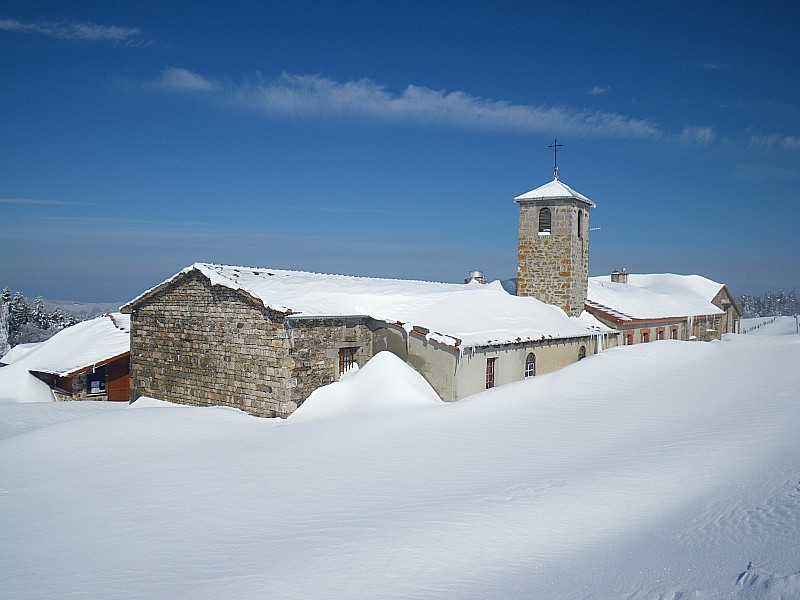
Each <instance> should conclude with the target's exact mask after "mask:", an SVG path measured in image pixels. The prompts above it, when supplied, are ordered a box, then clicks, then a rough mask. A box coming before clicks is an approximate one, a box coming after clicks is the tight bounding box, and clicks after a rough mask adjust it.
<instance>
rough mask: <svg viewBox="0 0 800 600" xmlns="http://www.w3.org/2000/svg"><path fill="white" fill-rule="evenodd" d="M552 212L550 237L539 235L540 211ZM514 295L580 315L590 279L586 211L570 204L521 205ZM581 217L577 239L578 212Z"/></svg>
mask: <svg viewBox="0 0 800 600" xmlns="http://www.w3.org/2000/svg"><path fill="white" fill-rule="evenodd" d="M545 207H547V208H549V209H550V211H551V231H550V234H549V235H547V234H540V233H539V211H540V209H542V208H545ZM519 208H520V216H519V246H518V257H517V258H518V263H517V265H518V267H517V295H519V296H533V297H535V298H538V299H539V300H541V301H542V302H546V303H548V304H555V305H556V306H560V307H561V308H563V309H564V311H566V313H567V314H569V315H571V316H577V315H579V314H580V313H581V311H583V307H584V304H585V302H586V290H587V285H588V278H589V210H588V208H586V206H585V205H583V204H579V203H578V202H577V201H571V200H558V201H556V200H549V201H544V200H542V201H538V200H537V201H532V202H520V207H519ZM579 211H581V212H582V213H583V219H582V228H581V229H582V231H581V236H580V237H579V236H578V212H579Z"/></svg>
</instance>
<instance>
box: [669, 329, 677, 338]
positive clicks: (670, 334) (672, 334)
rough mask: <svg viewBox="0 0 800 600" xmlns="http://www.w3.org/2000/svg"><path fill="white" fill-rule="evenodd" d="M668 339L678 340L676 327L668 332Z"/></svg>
mask: <svg viewBox="0 0 800 600" xmlns="http://www.w3.org/2000/svg"><path fill="white" fill-rule="evenodd" d="M669 338H670V339H671V340H677V339H678V328H677V327H673V328H672V329H670V330H669Z"/></svg>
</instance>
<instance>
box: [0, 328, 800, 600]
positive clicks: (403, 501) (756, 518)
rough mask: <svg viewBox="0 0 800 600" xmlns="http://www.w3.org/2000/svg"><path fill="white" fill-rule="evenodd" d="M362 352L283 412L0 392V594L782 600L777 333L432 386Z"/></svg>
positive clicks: (798, 347) (789, 431)
mask: <svg viewBox="0 0 800 600" xmlns="http://www.w3.org/2000/svg"><path fill="white" fill-rule="evenodd" d="M378 357H379V358H378V360H377V361H376V360H374V361H372V362H370V363H368V364H367V365H366V366H365V367H364V368H363V369H362V370H361V371H359V372H357V373H355V374H353V375H351V376H350V377H348V378H346V379H345V380H343V381H341V382H338V383H337V384H334V385H333V386H331V387H329V388H325V389H324V390H321V391H320V392H318V393H317V394H316V395H315V398H314V402H309V404H308V405H307V406H306V407H304V410H301V411H298V412H297V413H296V417H292V418H289V419H288V420H286V421H280V420H276V419H257V418H254V417H250V416H247V415H245V414H242V413H240V412H237V411H234V410H230V409H222V408H192V407H174V406H170V405H167V404H165V403H159V402H155V401H147V402H144V403H142V406H141V407H137V404H138V403H137V404H134V405H132V406H131V407H119V405H109V404H106V405H101V404H95V403H71V404H69V405H64V404H37V403H29V404H6V405H1V406H0V419H2V421H3V423H2V428H0V434H2V435H3V436H5V439H3V440H2V441H0V515H2V518H0V597H3V598H48V599H50V598H115V599H119V598H164V599H167V598H169V599H173V598H208V599H211V598H213V599H218V598H237V599H239V598H245V599H246V598H270V599H280V598H293V599H294V598H320V599H322V598H324V599H331V598H341V599H345V598H346V599H351V598H359V599H363V598H420V599H430V598H458V599H463V598H503V599H506V598H536V599H542V598H543V599H548V598H568V599H578V598H581V599H584V598H585V599H595V598H602V599H623V598H624V599H642V600H644V599H669V600H673V599H677V598H683V599H710V598H723V597H724V598H729V597H733V598H769V599H778V598H798V597H800V433H798V432H800V369H798V364H800V336H798V335H784V336H781V337H770V336H764V335H759V336H751V335H737V336H726V337H725V339H724V340H722V341H719V342H712V343H692V342H678V341H661V342H655V343H650V344H639V345H635V346H630V347H625V348H617V349H612V350H608V351H606V352H603V353H601V354H599V355H597V356H594V357H591V358H589V359H587V360H584V361H581V362H580V363H576V364H574V365H572V366H570V367H567V368H565V369H562V370H560V371H557V372H555V373H551V374H548V375H544V376H539V377H535V378H532V379H529V380H526V381H522V382H519V383H516V384H510V385H507V386H504V387H502V388H498V389H495V390H491V391H489V392H486V393H482V394H478V395H476V396H473V397H471V398H469V399H466V400H464V401H461V402H458V403H455V404H444V403H440V402H438V401H437V399H436V398H435V397H432V396H431V395H430V394H429V390H427V389H426V388H425V386H424V385H421V382H420V380H419V378H418V377H416V376H415V374H414V373H410V372H408V371H407V367H406V366H405V365H403V364H402V363H400V361H399V360H396V359H394V357H392V356H387V355H378ZM422 383H424V382H422ZM354 399H362V400H363V401H355V400H354Z"/></svg>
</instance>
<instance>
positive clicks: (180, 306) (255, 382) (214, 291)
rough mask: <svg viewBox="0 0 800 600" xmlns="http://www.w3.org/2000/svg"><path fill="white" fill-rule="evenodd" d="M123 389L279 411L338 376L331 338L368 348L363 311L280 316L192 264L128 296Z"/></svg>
mask: <svg viewBox="0 0 800 600" xmlns="http://www.w3.org/2000/svg"><path fill="white" fill-rule="evenodd" d="M129 310H130V312H131V317H132V318H131V399H132V400H134V399H136V398H138V397H140V396H151V397H154V398H159V399H161V400H167V401H170V402H176V403H181V404H189V405H193V406H211V405H217V406H231V407H234V408H239V409H241V410H244V411H246V412H248V413H250V414H253V415H256V416H261V417H274V416H280V417H286V416H288V415H289V414H291V413H292V412H293V411H294V410H295V409H296V408H297V407H298V406H299V405H300V404H301V403H302V402H303V401H304V400H305V399H306V398H307V397H308V395H309V394H310V393H311V392H312V391H313V390H315V389H317V388H318V387H320V386H322V385H325V384H328V383H331V382H332V381H335V380H336V378H337V377H338V374H339V373H338V367H339V364H338V355H339V348H343V347H348V348H355V349H356V360H357V362H358V363H359V364H364V363H365V362H366V361H367V360H368V359H369V358H370V356H371V345H370V344H368V343H365V342H366V340H368V339H370V334H369V327H368V325H367V323H366V322H365V321H364V320H363V319H346V318H336V319H317V320H301V319H291V318H290V319H287V318H286V317H287V316H288V314H287V313H281V312H277V311H273V310H270V309H268V308H266V307H264V305H263V304H262V303H261V302H260V301H259V300H257V299H255V298H253V297H251V296H250V295H248V294H247V293H245V292H242V291H238V290H233V289H230V288H227V287H224V286H212V285H211V283H210V282H209V280H208V279H207V278H206V277H205V276H203V275H202V274H200V273H198V272H196V271H191V272H188V273H186V274H184V275H181V276H179V277H178V278H177V279H175V280H174V281H172V282H171V283H169V284H167V285H166V286H165V287H163V288H162V289H160V290H156V291H154V293H153V294H148V295H145V296H144V297H142V298H140V299H139V300H138V301H136V302H134V303H132V304H131V305H130V306H129Z"/></svg>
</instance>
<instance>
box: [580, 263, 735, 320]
mask: <svg viewBox="0 0 800 600" xmlns="http://www.w3.org/2000/svg"><path fill="white" fill-rule="evenodd" d="M723 288H724V285H723V284H721V283H717V282H715V281H711V280H710V279H706V278H705V277H701V276H700V275H674V274H672V273H663V274H650V275H637V274H629V275H628V283H617V282H613V281H611V277H610V276H608V275H603V276H600V277H590V278H589V289H588V292H587V298H586V304H587V306H589V307H591V308H594V309H597V310H600V311H603V312H605V313H606V314H609V315H610V316H612V317H614V318H616V319H619V320H622V321H632V320H646V319H666V318H686V317H706V316H715V315H721V314H723V313H724V312H725V311H723V310H722V309H721V308H719V307H717V306H715V305H714V304H712V302H711V301H712V300H713V299H714V298H715V297H716V296H717V294H718V293H719V292H720V290H722V289H723Z"/></svg>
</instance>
